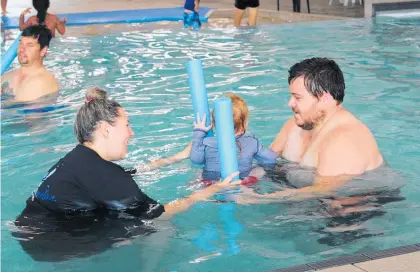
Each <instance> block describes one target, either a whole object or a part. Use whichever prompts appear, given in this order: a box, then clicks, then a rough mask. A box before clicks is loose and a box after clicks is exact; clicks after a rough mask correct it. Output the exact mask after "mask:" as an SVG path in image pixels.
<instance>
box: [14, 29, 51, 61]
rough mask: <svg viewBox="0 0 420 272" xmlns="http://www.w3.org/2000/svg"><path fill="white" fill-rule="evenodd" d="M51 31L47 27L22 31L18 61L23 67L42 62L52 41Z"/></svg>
mask: <svg viewBox="0 0 420 272" xmlns="http://www.w3.org/2000/svg"><path fill="white" fill-rule="evenodd" d="M51 37H52V36H51V31H50V30H49V29H48V28H46V27H45V26H39V25H32V26H29V27H27V28H25V29H24V30H23V31H22V36H21V37H20V42H19V47H18V60H19V63H20V64H21V65H22V66H29V65H32V64H33V63H36V62H42V60H43V58H44V57H45V55H46V54H47V51H48V47H49V45H50V41H51Z"/></svg>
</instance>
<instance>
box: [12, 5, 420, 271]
mask: <svg viewBox="0 0 420 272" xmlns="http://www.w3.org/2000/svg"><path fill="white" fill-rule="evenodd" d="M260 2H261V7H260V8H261V12H260V16H259V19H258V23H259V24H266V23H292V22H300V21H314V20H340V19H344V18H343V17H358V18H361V17H363V6H362V5H360V4H359V0H357V2H356V3H355V4H354V5H353V4H352V1H351V0H349V5H348V6H343V4H340V2H339V0H332V1H331V5H329V0H311V1H310V4H311V12H312V13H311V14H307V13H306V12H307V7H306V1H302V6H301V12H302V13H293V12H291V11H292V1H291V0H290V1H289V0H288V1H280V12H278V11H277V2H276V0H260ZM182 3H183V1H174V0H159V1H146V0H118V1H115V0H67V1H65V0H51V8H50V12H52V13H77V12H92V11H112V10H121V9H124V10H129V9H146V8H170V7H179V6H181V5H182ZM232 3H233V0H229V1H228V0H203V1H202V5H203V6H206V7H209V8H212V9H214V10H213V11H212V12H211V14H209V23H208V27H212V26H226V27H227V26H230V25H232V18H231V17H232V13H233V12H232V8H233V4H232ZM27 7H32V1H31V0H12V1H10V0H9V3H8V7H7V10H8V11H9V14H8V15H9V16H19V14H20V13H21V12H22V11H23V10H24V9H25V8H27ZM337 23H339V21H337ZM141 25H142V26H138V25H137V26H127V25H119V26H116V25H112V26H111V25H110V26H108V29H109V32H121V31H126V30H136V29H137V28H139V27H141V28H142V29H143V30H147V29H148V25H150V24H147V23H146V24H141ZM160 25H161V26H165V25H171V26H172V27H179V26H180V25H181V23H179V24H176V23H175V24H174V23H172V24H169V23H167V24H165V23H161V24H160ZM98 27H99V26H84V27H70V28H69V30H68V32H67V35H74V34H75V33H78V34H81V35H95V34H103V29H102V30H101V31H98ZM101 27H102V28H104V26H101ZM106 27H107V26H105V28H106ZM152 28H155V25H154V26H153V27H152ZM152 28H150V29H152ZM418 247H419V251H417V252H412V253H408V254H401V255H397V256H392V257H387V258H382V259H376V260H369V261H364V262H354V263H351V264H348V265H344V266H337V267H331V268H328V269H324V270H319V269H318V270H317V269H312V270H303V269H300V270H299V268H295V270H293V268H291V269H289V270H288V271H290V272H292V271H295V272H297V271H322V272H402V271H404V272H418V271H420V268H419V267H420V245H418ZM278 271H286V270H284V269H281V270H278Z"/></svg>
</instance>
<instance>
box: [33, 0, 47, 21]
mask: <svg viewBox="0 0 420 272" xmlns="http://www.w3.org/2000/svg"><path fill="white" fill-rule="evenodd" d="M32 5H33V6H34V8H35V9H36V11H37V12H38V14H37V15H36V17H37V18H38V24H40V25H42V24H44V23H45V18H46V17H47V10H48V8H49V7H50V1H49V0H32Z"/></svg>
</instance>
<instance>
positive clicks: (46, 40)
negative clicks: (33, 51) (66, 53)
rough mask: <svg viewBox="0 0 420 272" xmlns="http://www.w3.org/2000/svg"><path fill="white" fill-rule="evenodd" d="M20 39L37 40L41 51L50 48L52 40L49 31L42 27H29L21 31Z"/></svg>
mask: <svg viewBox="0 0 420 272" xmlns="http://www.w3.org/2000/svg"><path fill="white" fill-rule="evenodd" d="M22 37H32V38H34V39H36V40H38V43H39V45H40V46H41V49H43V48H44V47H45V46H48V47H49V46H50V42H51V39H52V34H51V31H50V30H49V29H48V28H46V27H45V26H43V25H31V26H29V27H27V28H25V29H24V30H23V31H22Z"/></svg>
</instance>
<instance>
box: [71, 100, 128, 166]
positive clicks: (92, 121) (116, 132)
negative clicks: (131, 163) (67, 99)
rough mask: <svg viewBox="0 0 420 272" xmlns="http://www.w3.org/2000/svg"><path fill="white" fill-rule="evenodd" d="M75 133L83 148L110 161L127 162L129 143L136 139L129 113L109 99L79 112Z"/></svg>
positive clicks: (85, 107)
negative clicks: (85, 147) (123, 160)
mask: <svg viewBox="0 0 420 272" xmlns="http://www.w3.org/2000/svg"><path fill="white" fill-rule="evenodd" d="M74 133H75V134H76V137H77V140H78V141H79V143H80V144H83V145H85V146H88V147H91V148H92V149H94V150H95V151H96V152H97V153H98V154H99V155H100V156H101V157H102V158H103V159H105V160H108V161H114V160H121V159H124V158H125V157H126V156H127V150H128V147H127V146H128V141H129V140H130V138H131V136H133V135H134V133H133V131H132V130H131V127H130V124H129V120H128V115H127V113H126V112H125V110H124V109H123V108H122V107H121V105H120V104H119V103H117V102H116V101H113V100H109V99H95V100H93V101H91V102H89V103H84V104H83V105H82V107H81V108H80V109H79V111H78V112H77V116H76V121H75V123H74Z"/></svg>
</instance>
